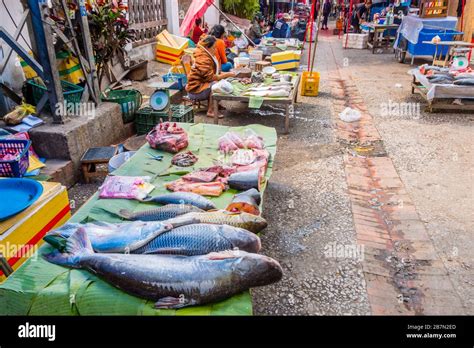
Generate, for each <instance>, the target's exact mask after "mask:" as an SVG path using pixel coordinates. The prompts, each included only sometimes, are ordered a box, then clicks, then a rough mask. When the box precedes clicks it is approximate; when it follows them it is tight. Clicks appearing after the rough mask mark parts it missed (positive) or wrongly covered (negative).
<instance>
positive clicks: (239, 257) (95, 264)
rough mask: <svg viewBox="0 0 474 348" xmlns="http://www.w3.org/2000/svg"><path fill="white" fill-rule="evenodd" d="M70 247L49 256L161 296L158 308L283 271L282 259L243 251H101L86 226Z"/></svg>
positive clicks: (232, 290)
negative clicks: (185, 253) (187, 253)
mask: <svg viewBox="0 0 474 348" xmlns="http://www.w3.org/2000/svg"><path fill="white" fill-rule="evenodd" d="M66 251H67V253H61V252H59V251H55V252H53V253H51V254H48V255H44V258H45V259H46V260H48V261H50V262H52V263H55V264H58V265H63V266H69V267H75V268H82V269H85V270H88V271H90V272H92V273H94V274H96V275H97V276H98V277H100V278H101V279H103V280H105V281H106V282H108V283H110V284H112V285H113V286H115V287H117V288H119V289H121V290H123V291H125V292H127V293H129V294H131V295H135V296H138V297H141V298H144V299H147V300H153V301H156V303H155V308H180V307H185V306H191V305H201V304H206V303H212V302H216V301H221V300H224V299H226V298H228V297H230V296H233V295H236V294H238V293H241V292H242V291H245V290H247V289H249V288H252V287H256V286H264V285H268V284H271V283H274V282H277V281H279V280H280V279H281V278H282V275H283V271H282V268H281V266H280V265H279V263H278V262H277V261H275V260H273V259H271V258H269V257H267V256H263V255H259V254H253V253H247V252H244V251H241V250H233V251H224V252H219V253H210V254H207V255H201V256H178V255H134V254H128V255H125V254H97V253H94V251H93V250H92V246H91V242H90V240H89V238H88V236H87V233H86V231H85V229H84V228H80V229H79V230H78V231H76V232H75V233H74V234H73V235H72V236H71V237H70V238H69V239H68V243H67V246H66Z"/></svg>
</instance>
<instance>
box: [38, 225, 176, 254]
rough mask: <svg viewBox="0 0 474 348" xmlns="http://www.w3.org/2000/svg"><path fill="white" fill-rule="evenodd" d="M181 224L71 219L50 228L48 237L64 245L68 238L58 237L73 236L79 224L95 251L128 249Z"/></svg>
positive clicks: (50, 240) (131, 249)
mask: <svg viewBox="0 0 474 348" xmlns="http://www.w3.org/2000/svg"><path fill="white" fill-rule="evenodd" d="M178 226H181V225H180V224H176V225H173V224H170V223H166V222H160V221H134V222H126V223H118V224H112V223H108V222H100V221H99V222H90V223H87V224H79V223H67V224H64V225H63V226H61V227H59V228H58V229H56V230H53V231H51V232H49V233H48V234H47V235H46V236H45V237H44V240H45V241H46V242H48V243H50V244H51V245H53V246H55V247H57V248H59V249H61V248H62V247H63V246H64V245H63V243H65V242H64V241H61V239H58V238H57V237H62V238H63V239H64V238H69V237H70V236H71V235H72V234H74V233H75V232H76V231H77V230H78V229H79V228H83V229H84V230H85V231H86V233H87V235H88V236H89V239H90V240H91V241H92V245H93V246H94V250H95V251H97V252H101V253H126V252H131V251H133V250H135V249H138V248H140V247H142V246H144V245H146V244H147V243H148V242H150V241H151V240H153V239H154V238H155V237H157V236H159V235H160V234H162V233H164V232H167V231H170V230H171V229H173V227H178Z"/></svg>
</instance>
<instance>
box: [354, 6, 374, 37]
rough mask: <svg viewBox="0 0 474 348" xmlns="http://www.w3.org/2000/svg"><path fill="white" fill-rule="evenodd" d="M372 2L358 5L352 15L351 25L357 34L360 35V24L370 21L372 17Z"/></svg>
mask: <svg viewBox="0 0 474 348" xmlns="http://www.w3.org/2000/svg"><path fill="white" fill-rule="evenodd" d="M371 6H372V1H371V0H366V1H365V2H364V3H363V4H357V5H356V6H355V9H354V12H353V13H352V18H351V25H352V26H353V27H354V32H355V33H360V22H361V21H362V19H368V18H369V15H370V7H371Z"/></svg>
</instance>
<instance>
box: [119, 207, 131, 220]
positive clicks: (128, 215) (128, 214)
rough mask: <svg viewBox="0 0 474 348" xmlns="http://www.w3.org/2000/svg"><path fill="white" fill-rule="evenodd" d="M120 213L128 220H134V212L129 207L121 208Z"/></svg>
mask: <svg viewBox="0 0 474 348" xmlns="http://www.w3.org/2000/svg"><path fill="white" fill-rule="evenodd" d="M118 215H119V216H120V217H122V218H124V219H126V220H132V215H133V213H132V212H131V211H130V210H128V209H120V211H119V213H118Z"/></svg>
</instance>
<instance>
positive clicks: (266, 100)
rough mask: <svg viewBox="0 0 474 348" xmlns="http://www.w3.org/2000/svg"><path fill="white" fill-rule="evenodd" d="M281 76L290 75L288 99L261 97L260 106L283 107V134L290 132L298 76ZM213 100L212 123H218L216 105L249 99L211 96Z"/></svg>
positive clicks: (247, 100)
mask: <svg viewBox="0 0 474 348" xmlns="http://www.w3.org/2000/svg"><path fill="white" fill-rule="evenodd" d="M280 73H281V74H285V73H286V74H291V75H292V80H291V83H292V85H293V88H292V90H291V93H290V95H289V96H288V97H263V102H262V105H265V104H279V105H284V106H285V134H287V133H289V131H290V110H291V109H292V108H293V107H294V104H295V103H296V99H297V96H298V87H299V84H300V75H299V73H296V72H288V71H286V72H285V71H280ZM212 98H213V106H212V107H213V110H214V115H216V116H215V117H214V123H215V124H218V123H219V118H218V117H217V115H218V103H219V101H233V102H249V101H250V99H251V97H250V96H244V95H234V94H216V93H213V94H212Z"/></svg>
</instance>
